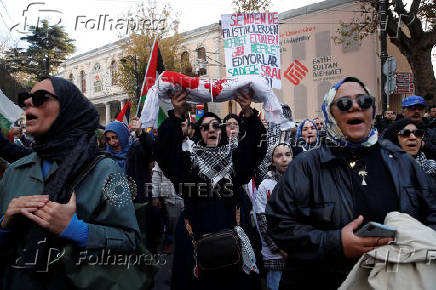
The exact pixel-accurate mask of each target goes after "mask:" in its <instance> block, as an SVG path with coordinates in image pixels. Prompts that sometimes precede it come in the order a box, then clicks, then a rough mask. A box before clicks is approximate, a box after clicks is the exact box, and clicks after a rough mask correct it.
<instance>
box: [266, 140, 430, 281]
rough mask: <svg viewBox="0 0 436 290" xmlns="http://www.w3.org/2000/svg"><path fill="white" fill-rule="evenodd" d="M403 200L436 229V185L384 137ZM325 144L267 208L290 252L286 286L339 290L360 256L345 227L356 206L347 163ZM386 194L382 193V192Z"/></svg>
mask: <svg viewBox="0 0 436 290" xmlns="http://www.w3.org/2000/svg"><path fill="white" fill-rule="evenodd" d="M378 144H379V145H380V150H381V156H382V161H383V162H384V163H385V164H386V167H387V168H388V170H389V173H390V175H391V176H392V180H393V183H394V188H395V191H396V194H397V196H398V200H399V209H400V211H401V212H403V213H408V214H409V215H411V216H412V217H414V218H416V219H418V220H419V221H421V222H422V223H424V224H425V225H428V226H430V227H432V228H433V229H436V197H435V186H434V184H430V182H431V181H430V180H429V179H428V178H427V177H426V175H425V173H424V172H423V171H422V169H421V168H419V166H417V164H416V162H415V161H414V160H413V158H412V157H411V156H410V155H409V154H408V153H406V152H405V151H403V150H402V149H401V148H399V147H397V146H395V145H394V144H392V143H391V142H390V141H387V140H381V139H379V141H378ZM340 161H341V160H340V159H339V158H338V157H337V156H336V155H335V154H333V152H332V151H331V149H330V148H329V147H327V146H326V145H322V146H321V147H320V148H319V149H316V150H312V151H310V152H306V154H300V155H299V156H298V157H297V158H296V159H295V160H294V161H293V162H291V164H290V166H289V167H288V169H287V171H286V172H285V174H284V175H283V177H282V178H281V180H280V182H279V183H278V185H277V186H276V187H275V190H274V192H273V194H272V195H271V199H270V200H269V202H268V205H267V208H266V215H267V219H268V232H269V234H270V235H271V237H272V238H273V240H274V241H275V242H276V244H277V245H278V246H279V248H281V249H283V250H284V251H285V252H287V253H288V255H289V258H288V261H287V265H286V269H285V271H284V272H283V276H282V281H281V284H280V287H281V289H290V288H291V287H293V288H292V289H300V287H302V286H303V285H304V286H305V287H304V288H305V289H314V288H320V289H321V288H322V289H337V287H339V286H340V284H341V282H342V281H343V280H345V278H346V275H347V274H348V272H349V271H350V270H351V268H352V265H353V264H354V263H355V262H356V261H357V260H356V259H348V258H346V257H345V256H344V253H343V248H342V241H341V228H343V227H344V226H345V225H347V224H348V223H350V222H351V221H352V220H353V219H354V217H355V216H356V213H355V212H354V210H353V199H352V192H350V188H352V187H351V184H350V183H351V177H350V176H349V175H348V171H347V168H346V166H347V165H346V164H345V163H344V162H340ZM380 194H382V193H380Z"/></svg>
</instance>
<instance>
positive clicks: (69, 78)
mask: <svg viewBox="0 0 436 290" xmlns="http://www.w3.org/2000/svg"><path fill="white" fill-rule="evenodd" d="M68 80H69V81H70V82H73V74H72V73H70V75H69V76H68Z"/></svg>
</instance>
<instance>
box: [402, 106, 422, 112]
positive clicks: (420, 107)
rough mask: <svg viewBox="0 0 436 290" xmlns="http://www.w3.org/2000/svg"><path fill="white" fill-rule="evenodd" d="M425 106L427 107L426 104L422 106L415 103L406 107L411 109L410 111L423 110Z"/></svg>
mask: <svg viewBox="0 0 436 290" xmlns="http://www.w3.org/2000/svg"><path fill="white" fill-rule="evenodd" d="M424 108H425V106H422V105H413V106H408V107H406V109H407V110H410V111H416V110H418V111H422V110H424Z"/></svg>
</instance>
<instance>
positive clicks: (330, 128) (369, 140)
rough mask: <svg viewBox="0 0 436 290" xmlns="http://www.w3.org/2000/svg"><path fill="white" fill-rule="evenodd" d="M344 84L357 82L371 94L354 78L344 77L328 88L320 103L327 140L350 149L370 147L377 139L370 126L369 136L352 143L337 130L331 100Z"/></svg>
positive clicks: (373, 116) (374, 131)
mask: <svg viewBox="0 0 436 290" xmlns="http://www.w3.org/2000/svg"><path fill="white" fill-rule="evenodd" d="M345 82H357V83H359V85H360V86H361V87H362V88H363V89H364V90H365V92H366V93H367V94H369V95H370V94H371V92H370V91H369V89H368V88H367V87H365V85H364V83H363V82H361V81H360V80H359V79H358V78H355V77H346V78H345V79H343V80H342V81H340V82H338V83H336V84H335V85H334V86H333V87H331V88H330V90H329V91H328V92H327V94H325V96H324V101H323V103H322V112H323V114H324V120H325V123H324V125H325V127H326V128H327V135H328V136H329V138H330V139H331V140H332V141H333V142H334V143H336V145H337V146H342V147H349V148H351V149H358V148H360V147H362V146H363V147H370V146H372V145H374V144H375V143H377V139H378V132H377V129H376V128H375V127H374V126H372V127H371V131H370V132H369V135H368V136H367V137H366V138H365V139H364V140H362V141H360V142H357V143H354V142H350V141H348V140H347V137H346V136H345V135H344V134H343V133H342V131H341V129H340V128H339V126H338V124H337V123H336V120H335V118H334V117H333V114H332V113H331V111H330V106H331V103H332V102H333V99H334V98H335V96H336V92H337V91H338V89H339V87H340V86H342V84H343V83H345ZM375 112H376V109H375V104H374V109H373V112H372V119H374V118H375Z"/></svg>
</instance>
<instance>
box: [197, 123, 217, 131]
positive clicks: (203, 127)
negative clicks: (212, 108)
mask: <svg viewBox="0 0 436 290" xmlns="http://www.w3.org/2000/svg"><path fill="white" fill-rule="evenodd" d="M210 126H212V127H213V128H214V129H215V130H216V129H218V128H219V127H220V123H218V122H209V123H205V124H201V125H200V129H201V130H202V131H209V129H210Z"/></svg>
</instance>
